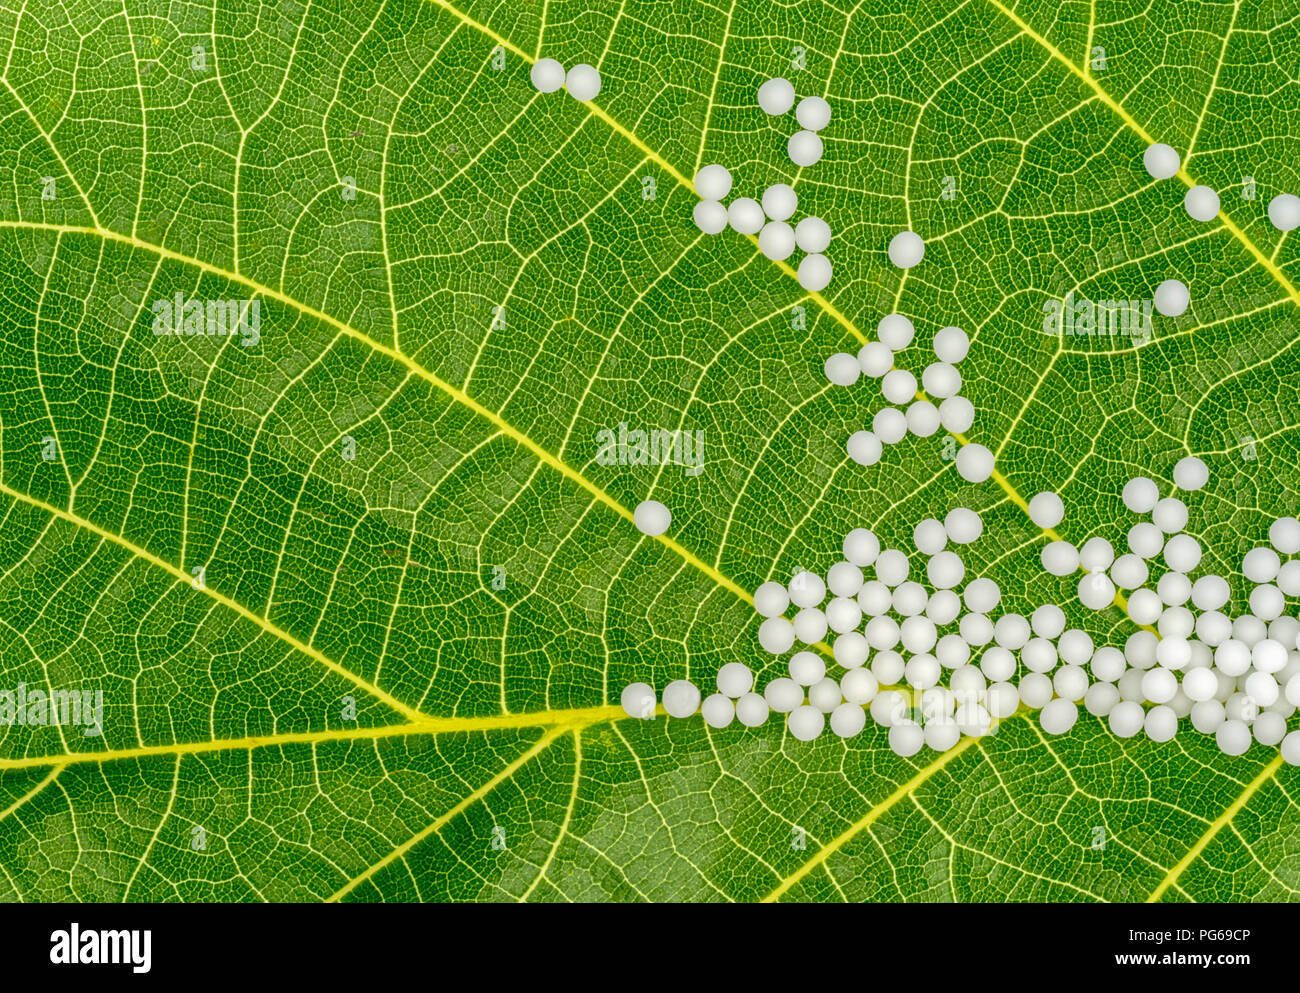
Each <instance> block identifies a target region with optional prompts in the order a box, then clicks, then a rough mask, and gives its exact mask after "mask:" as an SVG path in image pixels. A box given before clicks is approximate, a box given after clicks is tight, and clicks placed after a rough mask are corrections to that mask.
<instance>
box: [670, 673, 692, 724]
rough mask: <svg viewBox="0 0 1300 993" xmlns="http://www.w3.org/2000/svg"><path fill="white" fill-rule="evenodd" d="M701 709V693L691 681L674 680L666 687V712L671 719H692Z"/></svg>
mask: <svg viewBox="0 0 1300 993" xmlns="http://www.w3.org/2000/svg"><path fill="white" fill-rule="evenodd" d="M699 709H700V691H699V688H698V687H697V686H696V685H695V684H694V683H692V682H691V681H690V680H689V679H674V680H673V681H672V682H671V683H669V684H668V685H667V686H665V687H664V710H666V711H667V712H668V716H669V717H690V716H691V715H693V714H694V713H695V712H696V711H697V710H699Z"/></svg>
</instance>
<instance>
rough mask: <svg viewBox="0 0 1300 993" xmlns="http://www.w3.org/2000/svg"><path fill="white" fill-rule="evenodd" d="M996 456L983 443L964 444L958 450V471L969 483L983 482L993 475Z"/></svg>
mask: <svg viewBox="0 0 1300 993" xmlns="http://www.w3.org/2000/svg"><path fill="white" fill-rule="evenodd" d="M993 465H994V458H993V453H992V452H990V451H989V450H988V449H987V448H985V447H984V446H983V445H975V444H969V445H962V447H961V449H960V450H959V451H958V452H957V472H958V474H959V475H960V476H961V478H962V479H964V480H966V482H968V483H982V482H984V481H985V480H986V479H988V478H989V477H990V476H991V475H993Z"/></svg>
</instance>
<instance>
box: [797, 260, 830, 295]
mask: <svg viewBox="0 0 1300 993" xmlns="http://www.w3.org/2000/svg"><path fill="white" fill-rule="evenodd" d="M798 275H799V285H800V286H802V287H803V288H804V289H805V290H807V291H808V292H809V293H820V292H821V291H822V290H824V289H826V287H827V286H829V285H830V283H831V260H830V259H828V258H827V257H826V256H825V255H805V256H804V257H803V258H802V259H800V260H799V272H798Z"/></svg>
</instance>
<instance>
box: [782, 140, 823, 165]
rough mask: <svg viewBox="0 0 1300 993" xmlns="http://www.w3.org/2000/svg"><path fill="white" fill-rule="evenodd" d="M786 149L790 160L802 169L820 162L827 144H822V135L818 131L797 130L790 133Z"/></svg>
mask: <svg viewBox="0 0 1300 993" xmlns="http://www.w3.org/2000/svg"><path fill="white" fill-rule="evenodd" d="M785 150H786V154H787V155H789V156H790V161H791V162H793V163H794V164H795V165H797V166H799V167H800V168H801V169H802V168H807V167H808V166H814V165H816V164H817V163H818V162H820V161H821V158H822V153H823V152H824V151H825V146H823V145H822V140H821V136H820V135H818V134H817V133H816V132H813V131H796V132H795V133H794V134H792V135H790V140H789V141H788V142H786V145H785Z"/></svg>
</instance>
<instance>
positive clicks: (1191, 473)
mask: <svg viewBox="0 0 1300 993" xmlns="http://www.w3.org/2000/svg"><path fill="white" fill-rule="evenodd" d="M1209 481H1210V467H1209V466H1207V465H1206V464H1205V462H1204V461H1203V460H1202V459H1199V458H1197V457H1196V456H1195V455H1188V456H1187V457H1186V458H1182V459H1179V460H1178V462H1177V463H1175V465H1174V485H1175V486H1177V487H1178V488H1179V489H1180V490H1186V491H1187V492H1189V493H1191V492H1194V491H1196V490H1199V489H1200V488H1201V487H1203V486H1204V485H1205V484H1206V483H1208V482H1209Z"/></svg>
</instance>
